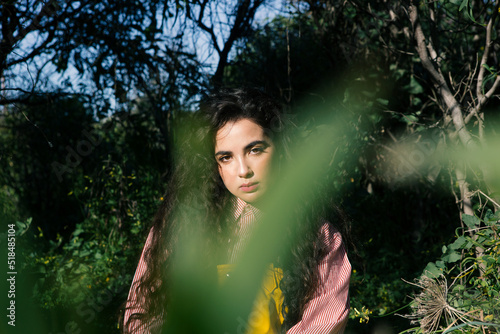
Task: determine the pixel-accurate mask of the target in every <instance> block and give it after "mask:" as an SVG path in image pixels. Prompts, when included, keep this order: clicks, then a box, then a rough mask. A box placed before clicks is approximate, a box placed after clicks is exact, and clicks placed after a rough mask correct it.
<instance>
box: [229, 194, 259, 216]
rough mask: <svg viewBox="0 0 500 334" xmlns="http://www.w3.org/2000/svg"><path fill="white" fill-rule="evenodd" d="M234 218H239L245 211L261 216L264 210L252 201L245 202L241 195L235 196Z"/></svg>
mask: <svg viewBox="0 0 500 334" xmlns="http://www.w3.org/2000/svg"><path fill="white" fill-rule="evenodd" d="M233 201H234V220H238V219H239V218H240V216H241V215H242V213H243V212H248V211H250V212H252V213H253V214H254V216H255V218H260V217H261V216H262V211H260V210H259V209H257V208H256V207H255V206H253V205H252V204H250V203H247V202H245V201H244V200H242V199H241V198H239V197H234V198H233Z"/></svg>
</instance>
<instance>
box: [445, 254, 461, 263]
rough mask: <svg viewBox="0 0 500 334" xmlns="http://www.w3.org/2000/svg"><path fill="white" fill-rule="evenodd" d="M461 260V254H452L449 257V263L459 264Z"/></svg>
mask: <svg viewBox="0 0 500 334" xmlns="http://www.w3.org/2000/svg"><path fill="white" fill-rule="evenodd" d="M461 258H462V256H461V255H460V254H458V253H457V252H452V253H450V255H448V262H449V263H453V262H457V261H458V260H460V259H461Z"/></svg>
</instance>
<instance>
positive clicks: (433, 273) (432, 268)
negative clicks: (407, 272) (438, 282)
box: [424, 262, 443, 278]
mask: <svg viewBox="0 0 500 334" xmlns="http://www.w3.org/2000/svg"><path fill="white" fill-rule="evenodd" d="M442 273H443V269H441V268H438V267H437V266H436V265H435V264H434V263H433V262H430V263H429V264H427V266H426V267H425V269H424V275H425V276H427V277H429V278H436V277H438V276H439V275H441V274H442Z"/></svg>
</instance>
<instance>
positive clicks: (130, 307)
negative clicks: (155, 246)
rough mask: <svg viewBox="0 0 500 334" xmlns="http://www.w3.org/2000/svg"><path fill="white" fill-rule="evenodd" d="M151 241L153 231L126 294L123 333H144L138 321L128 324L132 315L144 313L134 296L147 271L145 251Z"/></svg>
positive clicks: (150, 232) (140, 303)
mask: <svg viewBox="0 0 500 334" xmlns="http://www.w3.org/2000/svg"><path fill="white" fill-rule="evenodd" d="M152 239H153V229H151V230H150V231H149V235H148V238H147V239H146V243H145V244H144V248H143V249H142V254H141V258H140V259H139V264H138V265H137V269H136V271H135V275H134V279H133V281H132V286H131V287H130V291H129V293H128V298H127V303H126V306H125V314H124V315H123V326H124V329H125V330H124V332H125V333H146V329H145V328H141V326H140V322H139V321H138V320H135V319H134V320H132V321H130V323H128V322H129V319H130V317H131V316H132V315H133V314H138V313H139V314H140V313H144V309H143V308H142V301H141V300H139V299H138V298H137V296H136V293H135V292H136V288H137V285H138V284H139V281H140V279H141V277H142V276H143V275H144V273H145V272H146V270H147V264H146V261H145V254H146V251H147V250H148V249H149V248H150V247H151V242H152Z"/></svg>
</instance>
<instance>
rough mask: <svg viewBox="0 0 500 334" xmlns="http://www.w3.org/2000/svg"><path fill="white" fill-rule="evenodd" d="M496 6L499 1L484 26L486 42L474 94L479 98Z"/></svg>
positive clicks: (496, 10)
mask: <svg viewBox="0 0 500 334" xmlns="http://www.w3.org/2000/svg"><path fill="white" fill-rule="evenodd" d="M498 7H499V3H497V4H496V5H495V9H494V10H493V15H492V16H491V18H490V19H489V21H488V25H487V26H486V43H485V44H484V53H483V57H482V58H481V63H480V65H479V66H480V68H479V74H478V76H477V85H476V94H477V97H478V99H479V100H481V99H482V97H483V81H484V72H485V70H486V67H485V65H486V63H487V62H488V58H489V56H490V47H491V45H492V43H493V42H492V40H491V31H492V29H493V23H494V22H495V19H496V18H497V16H498Z"/></svg>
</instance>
